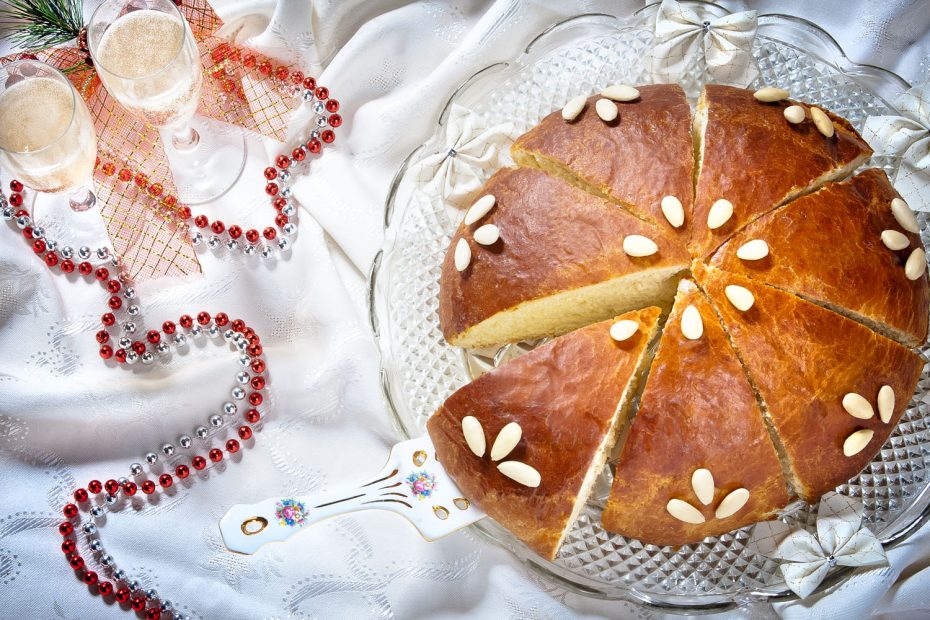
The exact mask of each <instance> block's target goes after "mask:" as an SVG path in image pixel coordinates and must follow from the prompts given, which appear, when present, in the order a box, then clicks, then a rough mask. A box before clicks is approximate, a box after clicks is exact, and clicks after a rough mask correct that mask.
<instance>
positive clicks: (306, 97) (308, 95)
mask: <svg viewBox="0 0 930 620" xmlns="http://www.w3.org/2000/svg"><path fill="white" fill-rule="evenodd" d="M302 96H303V98H304V101H313V91H312V90H311V89H309V88H308V89H307V90H305V91H304V92H303V95H302Z"/></svg>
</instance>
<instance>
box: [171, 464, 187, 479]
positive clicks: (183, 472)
mask: <svg viewBox="0 0 930 620" xmlns="http://www.w3.org/2000/svg"><path fill="white" fill-rule="evenodd" d="M190 473H191V470H190V469H188V468H187V465H178V466H177V467H175V468H174V475H175V476H177V477H178V478H180V479H181V480H184V479H185V478H187V477H188V476H189V475H190Z"/></svg>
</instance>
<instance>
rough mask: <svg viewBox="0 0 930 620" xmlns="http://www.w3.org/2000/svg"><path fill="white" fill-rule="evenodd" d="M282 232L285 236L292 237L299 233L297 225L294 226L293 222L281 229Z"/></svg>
mask: <svg viewBox="0 0 930 620" xmlns="http://www.w3.org/2000/svg"><path fill="white" fill-rule="evenodd" d="M281 230H282V231H283V232H284V234H285V235H288V236H290V235H293V234H294V233H296V232H297V225H296V224H294V223H293V222H288V223H287V224H285V225H284V226H283V227H282V228H281Z"/></svg>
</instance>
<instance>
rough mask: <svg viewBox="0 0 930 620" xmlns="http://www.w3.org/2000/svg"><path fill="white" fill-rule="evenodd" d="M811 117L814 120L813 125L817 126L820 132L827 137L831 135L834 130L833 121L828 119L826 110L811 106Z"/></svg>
mask: <svg viewBox="0 0 930 620" xmlns="http://www.w3.org/2000/svg"><path fill="white" fill-rule="evenodd" d="M811 119H812V120H813V121H814V126H815V127H817V130H818V131H819V132H820V133H822V134H823V135H825V136H826V137H828V138H832V137H833V133H834V131H835V129H834V128H833V121H831V120H830V117H829V116H827V113H826V112H824V111H823V110H821V109H820V108H811Z"/></svg>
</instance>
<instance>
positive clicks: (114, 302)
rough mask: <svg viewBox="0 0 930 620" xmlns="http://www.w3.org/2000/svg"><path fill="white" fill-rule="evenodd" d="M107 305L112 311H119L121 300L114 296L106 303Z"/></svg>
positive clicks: (121, 305)
mask: <svg viewBox="0 0 930 620" xmlns="http://www.w3.org/2000/svg"><path fill="white" fill-rule="evenodd" d="M107 305H108V306H110V309H112V310H119V309H120V308H122V307H123V300H122V299H120V298H119V297H117V296H116V295H114V296H113V297H111V298H110V299H109V300H108V301H107Z"/></svg>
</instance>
